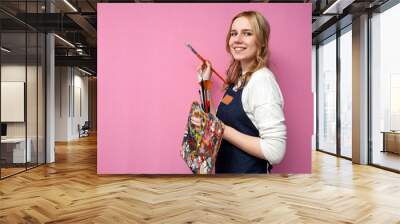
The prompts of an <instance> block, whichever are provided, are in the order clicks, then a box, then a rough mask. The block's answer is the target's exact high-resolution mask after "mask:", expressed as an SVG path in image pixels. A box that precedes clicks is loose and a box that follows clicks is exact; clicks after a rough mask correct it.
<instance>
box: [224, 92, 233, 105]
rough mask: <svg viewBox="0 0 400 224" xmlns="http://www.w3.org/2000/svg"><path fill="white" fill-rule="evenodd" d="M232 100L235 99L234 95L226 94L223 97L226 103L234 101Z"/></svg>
mask: <svg viewBox="0 0 400 224" xmlns="http://www.w3.org/2000/svg"><path fill="white" fill-rule="evenodd" d="M232 100H233V97H232V96H230V95H228V94H226V95H225V97H224V98H223V99H222V103H223V104H225V105H228V104H230V103H231V102H232Z"/></svg>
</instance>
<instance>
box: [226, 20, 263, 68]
mask: <svg viewBox="0 0 400 224" xmlns="http://www.w3.org/2000/svg"><path fill="white" fill-rule="evenodd" d="M257 48H258V46H257V38H256V34H255V30H254V29H253V28H252V26H251V24H250V21H249V20H248V19H247V18H246V17H243V16H242V17H238V18H236V19H235V20H234V21H233V23H232V27H231V30H230V38H229V50H230V52H231V54H232V56H233V58H234V59H235V60H237V61H240V63H241V64H242V65H243V63H245V64H248V63H251V62H252V61H253V60H255V58H256V55H257Z"/></svg>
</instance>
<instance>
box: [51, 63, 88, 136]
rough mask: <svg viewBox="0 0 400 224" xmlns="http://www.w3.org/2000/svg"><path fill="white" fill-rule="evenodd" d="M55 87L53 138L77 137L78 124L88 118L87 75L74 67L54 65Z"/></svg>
mask: <svg viewBox="0 0 400 224" xmlns="http://www.w3.org/2000/svg"><path fill="white" fill-rule="evenodd" d="M55 87H56V91H55V120H56V131H55V133H56V134H55V140H56V141H69V140H73V139H77V138H78V137H79V133H78V124H80V125H81V126H82V125H83V124H84V122H85V121H87V120H88V77H87V76H84V74H83V73H82V72H80V71H79V70H77V69H76V68H72V67H56V84H55ZM79 107H81V108H79ZM80 110H81V111H80Z"/></svg>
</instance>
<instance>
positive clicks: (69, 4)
mask: <svg viewBox="0 0 400 224" xmlns="http://www.w3.org/2000/svg"><path fill="white" fill-rule="evenodd" d="M64 2H65V4H67V5H68V6H69V7H70V8H71V9H72V10H74V12H78V10H77V9H76V8H75V7H74V6H73V5H72V4H71V3H69V2H68V0H64Z"/></svg>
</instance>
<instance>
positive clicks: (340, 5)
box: [322, 0, 355, 14]
mask: <svg viewBox="0 0 400 224" xmlns="http://www.w3.org/2000/svg"><path fill="white" fill-rule="evenodd" d="M354 1H355V0H336V1H335V2H334V3H333V4H332V5H330V6H329V7H328V8H327V9H325V10H324V12H323V13H322V14H342V13H343V10H344V9H345V8H347V6H349V5H351V3H353V2H354Z"/></svg>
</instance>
